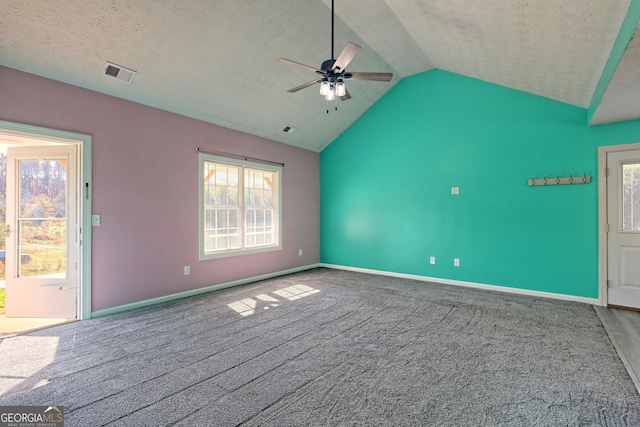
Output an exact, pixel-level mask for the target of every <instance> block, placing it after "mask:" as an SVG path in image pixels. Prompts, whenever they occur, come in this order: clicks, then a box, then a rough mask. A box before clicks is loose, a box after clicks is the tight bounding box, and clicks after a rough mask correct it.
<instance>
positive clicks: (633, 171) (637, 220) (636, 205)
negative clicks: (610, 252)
mask: <svg viewBox="0 0 640 427" xmlns="http://www.w3.org/2000/svg"><path fill="white" fill-rule="evenodd" d="M622 231H640V163H632V164H623V165H622Z"/></svg>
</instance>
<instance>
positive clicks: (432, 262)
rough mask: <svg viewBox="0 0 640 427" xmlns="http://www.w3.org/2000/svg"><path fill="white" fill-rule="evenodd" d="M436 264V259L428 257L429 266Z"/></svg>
mask: <svg viewBox="0 0 640 427" xmlns="http://www.w3.org/2000/svg"><path fill="white" fill-rule="evenodd" d="M435 263H436V257H434V256H432V257H429V264H435Z"/></svg>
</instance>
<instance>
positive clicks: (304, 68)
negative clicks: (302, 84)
mask: <svg viewBox="0 0 640 427" xmlns="http://www.w3.org/2000/svg"><path fill="white" fill-rule="evenodd" d="M278 62H282V63H283V64H288V65H293V66H294V67H298V68H302V69H303V70H308V71H312V72H314V73H317V72H320V73H322V70H320V69H318V68H316V67H312V66H310V65H304V64H301V63H299V62H296V61H292V60H290V59H285V58H278Z"/></svg>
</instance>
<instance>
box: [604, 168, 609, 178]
mask: <svg viewBox="0 0 640 427" xmlns="http://www.w3.org/2000/svg"><path fill="white" fill-rule="evenodd" d="M604 176H606V177H608V176H609V168H604Z"/></svg>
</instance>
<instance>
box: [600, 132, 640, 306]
mask: <svg viewBox="0 0 640 427" xmlns="http://www.w3.org/2000/svg"><path fill="white" fill-rule="evenodd" d="M632 150H640V142H634V143H631V144H619V145H608V146H604V147H598V263H599V271H600V278H599V282H600V298H598V305H601V306H603V307H606V306H607V305H608V304H609V296H608V293H609V286H608V284H607V280H608V277H609V271H608V268H609V267H608V262H607V261H608V259H609V238H608V234H607V224H608V218H607V180H608V177H607V155H608V154H609V153H615V152H620V151H632Z"/></svg>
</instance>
